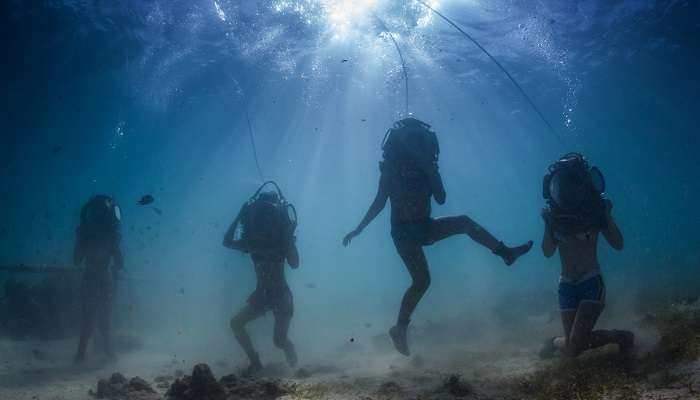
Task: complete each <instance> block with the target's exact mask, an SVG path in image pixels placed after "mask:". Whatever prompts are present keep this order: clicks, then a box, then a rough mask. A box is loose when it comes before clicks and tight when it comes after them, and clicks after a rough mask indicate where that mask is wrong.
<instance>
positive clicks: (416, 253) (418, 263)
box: [389, 245, 430, 356]
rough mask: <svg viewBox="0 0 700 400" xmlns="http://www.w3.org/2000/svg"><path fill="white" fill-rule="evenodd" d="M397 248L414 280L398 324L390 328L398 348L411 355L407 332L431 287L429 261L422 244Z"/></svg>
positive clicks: (407, 291) (408, 290) (405, 295)
mask: <svg viewBox="0 0 700 400" xmlns="http://www.w3.org/2000/svg"><path fill="white" fill-rule="evenodd" d="M397 250H398V251H399V255H400V256H401V259H402V260H403V262H404V264H405V265H406V268H407V269H408V272H409V273H410V274H411V278H412V279H413V282H412V283H411V286H410V287H409V288H408V289H407V290H406V293H405V294H404V296H403V300H402V301H401V309H400V310H399V317H398V319H397V322H396V325H395V326H394V327H393V328H391V329H390V330H389V335H390V336H391V339H392V341H393V342H394V347H395V348H396V350H397V351H398V352H399V353H401V354H403V355H405V356H409V355H410V354H411V353H410V351H409V349H408V340H407V337H406V332H407V329H408V324H409V323H410V322H411V315H412V314H413V311H414V310H415V309H416V306H418V303H419V302H420V300H421V298H423V295H424V294H425V292H426V291H427V290H428V287H430V271H429V270H428V261H427V260H426V259H425V253H423V248H422V247H421V246H419V245H405V246H401V247H397Z"/></svg>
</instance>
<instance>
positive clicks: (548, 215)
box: [540, 207, 552, 224]
mask: <svg viewBox="0 0 700 400" xmlns="http://www.w3.org/2000/svg"><path fill="white" fill-rule="evenodd" d="M540 215H541V216H542V219H543V220H544V222H545V223H547V224H549V223H550V222H551V221H552V210H551V209H550V208H549V207H544V208H542V211H541V212H540Z"/></svg>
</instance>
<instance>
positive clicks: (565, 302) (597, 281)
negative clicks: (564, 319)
mask: <svg viewBox="0 0 700 400" xmlns="http://www.w3.org/2000/svg"><path fill="white" fill-rule="evenodd" d="M583 302H589V303H597V304H604V303H605V283H604V282H603V277H602V276H601V274H600V271H598V270H594V271H591V272H589V273H588V274H586V275H584V276H583V277H581V278H580V279H578V280H570V279H566V278H565V277H563V276H562V277H561V278H560V280H559V309H560V310H561V311H576V309H578V306H579V304H581V303H583Z"/></svg>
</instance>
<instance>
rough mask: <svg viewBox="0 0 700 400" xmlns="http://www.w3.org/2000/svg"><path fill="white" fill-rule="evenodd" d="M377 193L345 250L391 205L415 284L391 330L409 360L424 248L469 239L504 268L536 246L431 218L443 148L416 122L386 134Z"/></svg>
mask: <svg viewBox="0 0 700 400" xmlns="http://www.w3.org/2000/svg"><path fill="white" fill-rule="evenodd" d="M382 148H383V150H384V161H383V162H380V164H379V169H380V171H381V176H380V178H379V189H378V190H377V195H376V196H375V198H374V201H373V202H372V204H371V205H370V207H369V210H368V211H367V213H366V214H365V216H364V218H363V219H362V221H361V222H360V224H359V225H358V226H357V228H355V229H354V230H353V231H352V232H350V233H348V234H347V235H346V236H345V237H344V238H343V245H344V246H347V245H349V244H350V242H351V241H352V240H353V238H355V237H356V236H357V235H359V234H360V233H361V232H362V231H363V229H365V227H366V226H367V225H368V224H369V223H370V222H371V221H372V220H374V218H375V217H376V216H377V215H379V213H380V212H381V211H382V210H383V209H384V206H385V205H386V202H387V200H390V201H391V236H392V238H393V240H394V244H395V246H396V249H397V251H398V253H399V255H400V256H401V259H402V260H403V262H404V264H405V265H406V268H407V269H408V272H409V273H410V274H411V278H412V279H413V283H412V284H411V286H410V287H409V288H408V290H406V293H405V294H404V296H403V300H402V302H401V308H400V310H399V315H398V319H397V322H396V325H395V326H393V327H392V328H391V329H390V330H389V335H390V337H391V339H392V342H393V344H394V347H395V348H396V350H397V351H399V352H400V353H401V354H403V355H405V356H409V355H410V351H409V348H408V341H407V328H408V325H409V323H410V319H411V315H412V314H413V311H414V310H415V308H416V306H417V305H418V302H419V301H420V300H421V298H422V297H423V295H424V294H425V292H426V291H427V290H428V287H429V286H430V271H429V268H428V262H427V260H426V258H425V254H424V253H423V247H424V246H429V245H431V244H433V243H435V242H438V241H440V240H443V239H446V238H448V237H450V236H454V235H459V234H465V235H468V236H469V237H470V238H471V239H472V240H474V241H476V242H477V243H479V244H480V245H482V246H484V247H486V248H488V249H489V250H491V251H492V252H493V253H494V254H496V255H497V256H500V257H501V258H502V259H503V261H504V262H505V264H506V265H511V264H513V263H514V262H515V261H516V260H517V259H518V257H520V256H522V255H523V254H525V253H527V252H528V251H530V249H531V248H532V241H529V242H527V243H525V244H523V245H520V246H516V247H508V246H506V245H505V244H503V242H501V241H499V240H498V239H496V238H495V237H494V236H493V235H491V234H490V233H489V232H488V231H486V229H484V228H483V227H481V225H479V224H478V223H476V222H475V221H474V220H472V219H471V218H469V217H468V216H466V215H461V216H453V217H440V218H432V217H431V200H432V199H435V201H436V202H437V203H438V204H440V205H442V204H444V203H445V199H446V192H445V188H444V186H443V183H442V177H441V176H440V172H439V170H438V155H439V146H438V141H437V136H436V135H435V133H434V132H432V131H431V130H430V126H429V125H427V124H425V123H424V122H422V121H419V120H417V119H415V118H412V117H411V118H406V119H403V120H401V121H398V122H397V123H396V124H395V125H394V127H393V129H390V130H389V131H387V134H386V136H385V139H384V144H383V146H382Z"/></svg>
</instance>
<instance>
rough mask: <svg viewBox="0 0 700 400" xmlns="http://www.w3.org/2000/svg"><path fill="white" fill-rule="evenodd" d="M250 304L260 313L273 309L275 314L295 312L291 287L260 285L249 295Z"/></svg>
mask: <svg viewBox="0 0 700 400" xmlns="http://www.w3.org/2000/svg"><path fill="white" fill-rule="evenodd" d="M248 305H249V306H250V308H252V309H253V310H255V311H256V312H257V313H259V314H261V315H262V314H265V313H266V312H268V311H272V312H273V313H274V314H275V315H278V314H279V315H290V316H291V315H292V314H294V301H293V300H292V291H291V290H289V287H281V288H265V287H258V288H257V289H255V291H254V292H253V293H251V295H250V296H249V297H248Z"/></svg>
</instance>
